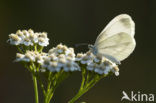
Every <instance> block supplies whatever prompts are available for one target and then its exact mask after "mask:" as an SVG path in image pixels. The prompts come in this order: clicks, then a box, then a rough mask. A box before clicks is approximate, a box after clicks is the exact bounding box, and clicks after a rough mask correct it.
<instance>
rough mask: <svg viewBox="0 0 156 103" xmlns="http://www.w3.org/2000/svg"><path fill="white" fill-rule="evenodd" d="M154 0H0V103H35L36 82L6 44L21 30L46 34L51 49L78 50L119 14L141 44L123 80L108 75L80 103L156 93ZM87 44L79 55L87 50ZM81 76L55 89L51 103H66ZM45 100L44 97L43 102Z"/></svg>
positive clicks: (122, 70)
mask: <svg viewBox="0 0 156 103" xmlns="http://www.w3.org/2000/svg"><path fill="white" fill-rule="evenodd" d="M155 12H156V0H0V64H1V68H0V103H34V97H33V88H32V87H33V86H32V79H31V76H30V74H29V72H28V71H26V69H25V68H23V66H22V65H21V64H19V63H13V60H14V59H15V53H16V49H15V48H14V47H12V46H10V45H9V44H7V43H6V41H7V39H8V35H9V34H10V33H15V32H16V30H18V29H29V28H32V29H33V30H35V31H37V32H40V31H41V32H42V31H46V32H48V37H49V38H50V45H49V46H48V47H47V49H45V51H47V50H48V49H50V48H52V47H53V46H56V45H57V44H58V43H63V44H66V45H67V46H72V47H74V45H75V44H78V43H89V44H93V43H94V41H95V39H96V37H97V36H98V34H99V33H100V32H101V30H102V29H103V28H104V27H105V26H106V24H107V23H108V22H109V21H110V20H111V19H112V18H114V17H115V16H117V15H118V14H121V13H127V14H129V15H131V16H132V18H133V20H134V21H135V23H136V35H135V39H136V42H137V46H136V49H135V51H134V52H133V54H132V55H131V56H130V57H129V58H128V59H126V60H124V61H123V62H122V65H120V66H119V68H120V76H119V77H115V76H109V77H107V78H104V79H103V80H101V81H100V82H99V83H98V84H97V85H96V86H95V87H94V88H92V89H91V90H90V91H89V92H88V93H87V94H85V95H83V96H82V98H81V99H80V100H79V101H78V102H77V103H79V102H80V101H86V102H87V103H121V101H120V100H121V96H122V91H123V90H124V91H126V92H127V93H130V91H135V92H137V91H140V92H141V93H154V94H155V95H156V64H155V63H156V55H155V53H156V31H155V30H156V29H155V28H156V26H155V24H156V14H155ZM87 50H88V48H87V47H86V46H83V47H80V48H76V49H75V52H76V53H77V52H85V51H87ZM80 81H81V77H80V74H79V73H74V74H73V75H72V76H71V77H70V78H68V79H67V80H65V81H64V82H63V83H62V84H61V85H60V86H59V87H58V88H57V90H56V94H55V96H54V99H53V103H67V100H69V99H70V98H71V97H72V96H73V95H74V94H75V93H76V92H77V90H78V88H79V85H80ZM40 99H41V100H42V98H40Z"/></svg>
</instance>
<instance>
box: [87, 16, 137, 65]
mask: <svg viewBox="0 0 156 103" xmlns="http://www.w3.org/2000/svg"><path fill="white" fill-rule="evenodd" d="M134 34H135V23H134V21H133V20H132V18H131V17H130V16H129V15H127V14H120V15H118V16H116V17H115V18H114V19H113V20H111V21H110V22H109V23H108V24H107V26H106V27H105V28H104V29H103V30H102V32H101V33H100V34H99V36H98V37H97V39H96V41H95V44H94V45H88V48H89V49H90V51H91V52H92V53H93V54H94V55H100V56H101V57H105V58H107V59H109V60H111V61H112V62H114V63H116V64H120V61H122V60H124V59H126V58H127V57H128V56H129V55H130V54H131V53H132V52H133V51H134V49H135V46H136V42H135V39H134Z"/></svg>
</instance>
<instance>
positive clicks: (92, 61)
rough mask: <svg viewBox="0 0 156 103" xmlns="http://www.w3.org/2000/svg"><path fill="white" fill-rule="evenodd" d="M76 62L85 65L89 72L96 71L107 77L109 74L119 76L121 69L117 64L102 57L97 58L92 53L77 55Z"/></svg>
mask: <svg viewBox="0 0 156 103" xmlns="http://www.w3.org/2000/svg"><path fill="white" fill-rule="evenodd" d="M76 61H79V62H80V63H81V64H85V65H86V68H87V70H89V71H94V72H96V73H98V74H105V75H107V74H108V73H109V72H113V73H115V75H116V76H118V75H119V68H118V66H117V65H116V64H115V63H113V62H111V61H110V60H109V59H107V58H105V57H102V56H100V55H99V56H98V55H97V56H95V55H94V54H92V53H91V52H90V51H89V52H87V53H86V54H82V53H79V54H77V57H76Z"/></svg>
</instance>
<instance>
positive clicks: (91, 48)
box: [88, 44, 97, 55]
mask: <svg viewBox="0 0 156 103" xmlns="http://www.w3.org/2000/svg"><path fill="white" fill-rule="evenodd" d="M88 48H89V50H90V51H91V52H92V53H93V54H94V55H96V54H97V49H96V47H95V46H94V45H90V44H89V45H88Z"/></svg>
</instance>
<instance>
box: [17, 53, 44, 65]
mask: <svg viewBox="0 0 156 103" xmlns="http://www.w3.org/2000/svg"><path fill="white" fill-rule="evenodd" d="M45 57H47V53H43V52H42V53H39V52H37V51H26V53H25V54H21V53H17V54H16V60H15V61H16V62H20V61H22V62H37V63H39V64H43V62H44V58H45Z"/></svg>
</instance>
